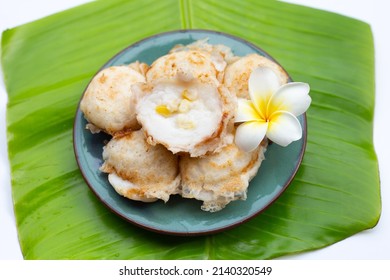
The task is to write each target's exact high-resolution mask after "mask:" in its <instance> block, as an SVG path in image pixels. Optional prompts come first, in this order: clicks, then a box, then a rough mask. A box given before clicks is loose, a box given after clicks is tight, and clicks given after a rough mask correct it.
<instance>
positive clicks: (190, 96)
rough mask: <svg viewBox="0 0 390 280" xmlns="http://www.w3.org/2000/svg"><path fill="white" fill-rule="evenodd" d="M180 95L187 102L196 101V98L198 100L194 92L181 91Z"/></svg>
mask: <svg viewBox="0 0 390 280" xmlns="http://www.w3.org/2000/svg"><path fill="white" fill-rule="evenodd" d="M181 95H182V97H183V98H184V99H187V100H189V101H194V100H196V98H198V94H197V92H196V91H189V90H188V89H185V90H183V92H182V93H181Z"/></svg>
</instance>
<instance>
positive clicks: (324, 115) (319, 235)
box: [1, 0, 381, 259]
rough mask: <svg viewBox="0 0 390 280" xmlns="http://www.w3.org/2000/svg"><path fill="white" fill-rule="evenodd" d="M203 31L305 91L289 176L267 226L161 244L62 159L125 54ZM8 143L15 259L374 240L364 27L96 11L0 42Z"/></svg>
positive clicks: (281, 7) (133, 8)
mask: <svg viewBox="0 0 390 280" xmlns="http://www.w3.org/2000/svg"><path fill="white" fill-rule="evenodd" d="M191 28H199V29H211V30H216V31H222V32H226V33H230V34H232V35H236V36H238V37H241V38H243V39H246V40H248V41H250V42H251V43H253V44H255V45H257V46H259V47H261V48H263V49H264V50H266V51H267V52H268V53H269V54H271V55H272V56H273V57H274V58H275V59H276V60H278V61H279V62H280V63H281V64H282V65H283V66H284V67H285V69H286V70H287V71H288V72H289V74H290V75H291V76H292V78H293V80H296V81H303V82H307V83H309V84H310V85H311V93H310V94H311V97H312V99H313V102H312V105H311V107H310V109H309V111H308V112H307V122H308V142H307V148H306V153H305V156H304V159H303V162H302V165H301V167H300V169H299V170H298V173H297V175H296V177H295V179H294V180H293V182H292V183H291V185H290V186H289V188H288V189H287V190H286V191H285V192H284V194H283V195H282V196H281V197H280V198H279V199H278V200H277V201H276V202H275V203H273V204H272V206H271V207H269V208H267V210H266V211H265V212H263V213H262V214H260V215H259V216H257V217H255V218H254V219H251V220H250V221H249V222H246V223H244V224H242V225H240V226H238V227H236V228H234V229H231V230H227V231H224V232H221V233H218V234H214V235H209V236H199V237H173V236H168V235H159V234H157V233H153V232H149V231H146V230H143V229H140V228H138V227H136V226H134V225H131V224H129V223H127V222H126V221H124V220H122V219H121V218H119V217H117V216H116V215H115V214H113V213H112V212H110V211H109V210H108V209H107V208H106V207H105V206H103V205H102V203H101V202H100V201H99V200H98V199H97V198H96V197H95V195H94V194H93V193H92V192H91V191H90V189H89V188H88V187H87V185H86V183H85V182H84V180H83V178H82V176H81V174H80V171H79V169H78V166H77V164H76V160H75V157H74V154H73V151H72V150H73V147H72V126H73V120H74V116H75V112H76V109H77V105H78V102H79V99H80V97H81V94H82V92H83V90H84V88H85V87H86V85H87V84H88V82H89V80H90V79H91V78H92V77H93V75H94V74H95V73H96V71H97V70H98V69H99V68H100V67H101V66H102V65H103V64H104V63H105V62H106V61H107V60H108V59H109V58H111V57H112V56H113V55H115V54H116V53H117V52H118V51H120V50H122V49H123V48H125V47H127V46H128V45H130V44H132V43H134V42H136V41H138V40H140V39H143V38H145V37H147V36H150V35H154V34H157V33H160V32H164V31H170V30H177V29H191ZM1 62H2V67H3V72H4V80H5V84H6V89H7V92H8V100H9V101H8V105H7V137H8V152H9V159H10V166H11V173H12V174H11V175H12V195H13V202H14V209H15V215H16V222H17V229H18V235H19V240H20V245H21V249H22V253H23V255H24V258H25V259H270V258H275V257H278V256H282V255H286V254H292V253H298V252H303V251H308V250H314V249H317V248H321V247H324V246H328V245H330V244H333V243H335V242H338V241H340V240H343V239H345V238H347V237H349V236H351V235H354V234H355V233H357V232H360V231H363V230H365V229H368V228H372V227H374V226H375V225H376V223H377V222H378V219H379V216H380V211H381V201H380V184H379V174H378V163H377V158H376V154H375V150H374V147H373V113H374V94H375V85H374V46H373V38H372V33H371V29H370V26H369V25H367V24H366V23H363V22H361V21H358V20H355V19H352V18H347V17H344V16H341V15H337V14H333V13H329V12H325V11H321V10H317V9H312V8H307V7H303V6H298V5H292V4H287V3H283V2H278V1H270V0H262V1H257V0H247V1H241V0H231V1H213V0H200V1H190V0H182V1H177V0H166V1H153V0H145V1H141V0H139V1H137V0H110V1H108V0H106V1H103V0H102V1H95V2H92V3H88V4H85V5H82V6H79V7H76V8H73V9H70V10H67V11H64V12H61V13H58V14H55V15H52V16H49V17H46V18H43V19H40V20H37V21H35V22H31V23H28V24H25V25H22V26H19V27H16V28H13V29H10V30H6V31H5V32H4V33H3V34H2V44H1Z"/></svg>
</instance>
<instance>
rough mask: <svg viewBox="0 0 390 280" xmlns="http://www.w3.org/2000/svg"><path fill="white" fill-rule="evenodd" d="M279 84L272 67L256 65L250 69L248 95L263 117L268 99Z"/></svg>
mask: <svg viewBox="0 0 390 280" xmlns="http://www.w3.org/2000/svg"><path fill="white" fill-rule="evenodd" d="M280 85H281V84H280V80H279V78H278V76H277V75H276V74H275V72H274V71H273V70H272V69H270V68H268V67H258V68H256V69H255V70H253V71H252V73H251V75H250V77H249V80H248V90H249V96H250V98H251V100H252V102H253V104H254V105H255V107H256V109H257V111H258V112H259V114H260V115H262V117H263V118H265V114H266V110H267V104H268V101H269V99H270V98H271V96H272V94H273V93H274V92H276V91H277V90H278V88H279V87H280Z"/></svg>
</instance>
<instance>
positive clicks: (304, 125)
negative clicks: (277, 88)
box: [72, 29, 308, 236]
mask: <svg viewBox="0 0 390 280" xmlns="http://www.w3.org/2000/svg"><path fill="white" fill-rule="evenodd" d="M192 32H194V33H210V34H217V35H221V36H224V37H228V38H230V39H233V40H235V41H239V42H241V43H243V44H246V45H249V46H250V47H251V48H254V49H257V50H259V51H260V52H261V53H262V54H264V55H265V56H266V57H267V58H269V59H271V60H272V61H273V62H275V63H277V64H278V65H279V66H280V67H281V68H282V69H283V70H284V71H285V72H286V74H287V75H288V77H289V81H290V82H292V81H293V80H292V78H291V76H290V75H289V73H288V72H287V71H286V69H285V68H284V67H283V66H282V65H281V64H280V63H279V62H278V61H277V60H275V59H274V58H273V57H272V56H271V55H269V53H268V52H266V51H264V50H263V49H262V48H260V47H258V46H257V45H255V44H253V43H251V42H249V41H247V40H245V39H243V38H240V37H237V36H235V35H232V34H229V33H225V32H221V31H216V30H210V29H177V30H171V31H166V32H161V33H157V34H154V35H150V36H148V37H145V38H143V39H141V40H138V41H136V42H134V43H132V44H130V45H128V46H127V47H125V48H124V49H122V50H120V51H119V52H117V53H116V54H115V55H113V56H112V57H111V58H110V59H109V60H108V61H107V62H106V63H104V64H103V66H102V67H100V68H99V69H98V71H97V72H96V73H95V74H94V75H93V76H92V77H91V79H90V80H89V82H88V84H87V85H86V86H85V88H84V91H83V92H82V94H81V95H80V98H79V101H78V104H77V108H76V113H75V114H74V120H73V133H72V142H73V152H74V155H75V159H76V162H77V165H78V167H79V170H80V172H81V175H82V177H83V179H84V182H85V183H86V184H87V186H88V187H89V189H90V190H91V191H92V192H93V194H94V195H95V196H96V197H97V198H98V199H99V201H100V202H101V203H103V205H104V206H105V207H106V208H108V209H109V210H110V211H111V212H112V213H114V214H116V215H117V216H119V217H120V218H122V219H123V220H125V221H126V222H129V223H131V224H133V225H135V226H137V227H139V228H142V229H145V230H148V231H152V232H156V233H160V234H165V235H171V236H204V235H212V234H216V233H219V232H222V231H225V230H229V229H232V228H235V227H238V226H239V225H241V224H244V223H246V222H248V221H249V220H251V219H253V218H254V217H256V216H258V215H260V214H261V213H263V212H264V211H265V210H267V209H268V208H269V207H270V206H271V205H273V204H274V202H275V201H276V200H277V199H279V197H280V196H281V195H282V194H283V193H284V192H285V191H286V189H287V188H288V187H289V186H290V185H291V183H292V181H293V180H294V178H295V176H296V174H297V172H298V170H299V168H300V166H301V163H302V161H303V158H304V155H305V151H306V146H307V128H308V127H307V116H306V113H303V114H302V115H301V116H302V124H301V126H302V138H301V140H302V147H301V149H300V151H299V156H298V158H297V162H296V164H295V166H294V170H293V172H291V174H290V175H289V177H288V179H287V181H286V183H285V184H284V185H283V187H282V188H281V189H280V190H279V192H277V193H276V194H275V195H274V196H273V197H272V199H271V200H270V201H269V202H268V203H267V205H266V206H265V207H263V208H262V209H260V210H257V211H255V212H254V213H252V214H250V215H247V216H245V217H244V218H243V219H240V220H239V221H237V222H235V223H232V224H228V225H225V226H221V227H218V228H214V229H210V230H199V231H186V232H183V231H175V230H164V229H159V228H156V227H154V226H148V225H144V224H143V223H140V222H137V221H135V220H134V219H129V218H128V217H126V216H125V215H124V214H123V213H121V212H120V211H118V210H116V209H115V208H114V207H113V206H112V205H111V204H109V203H108V202H107V201H106V200H105V199H104V198H103V197H102V196H101V195H100V194H99V192H97V190H96V188H95V187H93V186H92V183H91V182H90V180H89V178H88V177H89V176H88V175H87V174H86V171H85V169H84V167H83V166H82V164H81V162H80V155H79V153H78V144H77V143H76V138H77V135H76V134H77V130H76V126H77V120H78V116H79V115H81V117H83V116H82V112H81V110H80V102H81V99H82V98H83V96H84V94H85V91H86V89H87V88H88V86H89V84H90V83H91V81H92V79H93V77H94V76H96V75H97V74H98V73H99V72H100V71H102V70H103V69H105V68H107V67H108V66H109V65H110V62H111V61H113V60H115V59H116V58H117V57H120V56H121V55H122V54H123V53H125V52H127V50H128V49H130V48H134V47H136V46H137V45H139V44H142V43H143V42H144V41H148V40H151V39H154V38H158V37H162V36H168V35H170V34H180V33H183V34H185V33H192ZM80 150H81V149H80ZM221 211H223V209H222V210H221Z"/></svg>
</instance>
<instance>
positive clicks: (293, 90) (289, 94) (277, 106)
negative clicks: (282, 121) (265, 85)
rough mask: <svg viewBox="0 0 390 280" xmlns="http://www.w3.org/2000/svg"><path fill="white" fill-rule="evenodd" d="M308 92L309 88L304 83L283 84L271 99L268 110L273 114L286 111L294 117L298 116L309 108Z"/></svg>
mask: <svg viewBox="0 0 390 280" xmlns="http://www.w3.org/2000/svg"><path fill="white" fill-rule="evenodd" d="M309 91H310V86H309V85H308V84H306V83H288V84H285V85H283V86H281V87H280V88H279V89H278V90H277V91H276V92H275V94H274V95H273V96H272V97H271V100H270V102H269V104H268V110H272V111H273V112H276V111H288V112H290V113H292V114H293V115H294V116H299V115H301V114H303V113H304V112H306V110H307V109H308V108H309V106H310V103H311V98H310V96H309ZM269 112H270V111H269Z"/></svg>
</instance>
